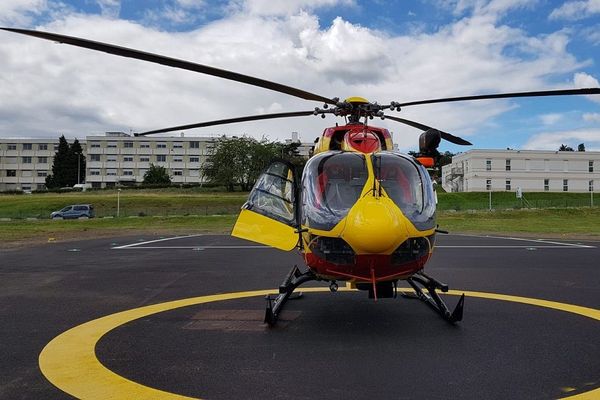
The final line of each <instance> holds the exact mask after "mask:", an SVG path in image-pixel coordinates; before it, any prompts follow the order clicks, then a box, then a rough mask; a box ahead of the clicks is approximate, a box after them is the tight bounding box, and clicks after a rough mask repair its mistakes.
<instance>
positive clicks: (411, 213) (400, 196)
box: [301, 151, 435, 231]
mask: <svg viewBox="0 0 600 400" xmlns="http://www.w3.org/2000/svg"><path fill="white" fill-rule="evenodd" d="M368 164H370V166H372V168H369V166H368ZM369 170H372V171H373V175H374V176H373V179H371V180H370V182H371V184H370V187H369V188H368V189H367V190H365V185H366V184H367V181H368V180H369ZM375 179H376V180H377V181H378V182H379V184H377V185H375V184H374V182H375ZM371 186H372V187H371ZM369 189H370V190H369ZM369 194H371V195H378V196H386V197H389V198H390V199H391V200H392V201H393V202H394V203H395V204H396V206H398V208H399V209H400V210H401V211H402V213H403V214H404V215H405V216H406V217H407V218H408V219H409V220H410V221H411V222H412V223H413V224H414V225H415V227H416V228H417V229H419V230H425V229H431V228H433V227H434V216H435V195H434V193H433V188H432V185H431V179H430V177H429V173H428V172H427V170H426V169H425V168H424V167H423V166H421V165H420V164H418V163H417V162H415V161H414V160H412V159H411V158H410V157H407V156H403V155H401V154H399V153H394V152H388V151H383V152H377V153H374V154H371V155H365V154H361V153H358V152H342V151H329V152H325V153H321V154H319V155H317V156H315V157H313V158H312V159H311V160H310V161H309V162H308V163H307V164H306V166H305V168H304V173H303V177H302V207H301V209H302V225H304V226H307V227H309V228H312V229H319V230H325V231H328V230H331V229H333V227H334V226H335V225H337V224H338V223H339V222H340V221H341V220H342V219H343V218H344V217H345V216H346V215H347V214H348V211H349V210H350V208H352V206H353V205H354V204H355V203H356V202H357V201H358V199H359V198H360V197H361V195H369Z"/></svg>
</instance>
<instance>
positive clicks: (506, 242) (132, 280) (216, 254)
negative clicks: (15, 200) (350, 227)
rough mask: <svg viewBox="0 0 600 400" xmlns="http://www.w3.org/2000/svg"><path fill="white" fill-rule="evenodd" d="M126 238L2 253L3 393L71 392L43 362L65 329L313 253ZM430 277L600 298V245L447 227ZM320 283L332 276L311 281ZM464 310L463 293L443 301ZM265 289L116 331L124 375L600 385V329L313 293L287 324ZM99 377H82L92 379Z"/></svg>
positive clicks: (466, 393)
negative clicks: (444, 313) (267, 321)
mask: <svg viewBox="0 0 600 400" xmlns="http://www.w3.org/2000/svg"><path fill="white" fill-rule="evenodd" d="M157 239H161V238H157V237H141V236H140V237H127V238H118V239H102V240H87V241H81V242H70V243H49V244H46V245H41V246H36V247H31V248H27V247H26V248H21V249H16V250H0V357H1V360H2V362H1V363H0V399H69V398H72V397H71V396H69V395H67V394H65V393H64V392H62V391H61V390H59V389H58V388H56V387H55V386H53V385H52V384H51V383H50V382H48V381H47V380H46V378H45V377H44V376H43V375H42V373H41V372H40V369H39V367H38V357H39V354H40V352H41V351H42V349H43V348H44V346H46V344H47V343H48V342H50V340H52V339H53V338H54V337H55V336H57V335H59V334H61V333H62V332H64V331H66V330H68V329H70V328H72V327H74V326H77V325H80V324H82V323H84V322H87V321H90V320H93V319H95V318H99V317H102V316H105V315H109V314H113V313H116V312H119V311H123V310H128V309H133V308H137V307H141V306H144V305H148V304H155V303H162V302H166V301H171V300H177V299H185V298H189V297H196V296H204V295H212V294H217V293H231V292H239V291H249V290H260V289H271V288H276V287H278V285H279V283H280V281H281V280H282V279H283V277H284V276H285V274H286V273H287V271H288V270H289V268H290V267H291V266H292V265H294V264H298V265H302V259H301V257H300V256H299V255H298V254H296V253H294V252H291V253H284V252H280V251H276V250H272V249H267V248H262V247H259V246H255V245H253V244H252V243H249V242H244V241H240V240H236V239H233V238H230V237H227V236H211V235H206V236H193V237H188V238H176V239H172V238H163V239H168V240H158V241H154V240H157ZM437 245H438V248H437V249H436V251H435V253H434V255H433V258H432V260H431V261H430V263H429V264H428V265H427V268H426V270H427V272H428V273H429V274H430V275H432V276H434V277H436V278H438V279H439V280H441V281H443V282H446V283H448V284H449V285H450V288H451V289H457V290H465V291H477V292H490V293H499V294H506V295H514V296H522V297H527V298H537V299H546V300H552V301H555V302H561V303H568V304H575V305H580V306H585V307H589V308H594V309H599V308H600V262H599V261H598V260H600V248H599V247H600V243H593V242H568V243H567V244H563V243H562V242H561V241H536V240H522V239H501V238H488V237H473V236H460V235H448V236H439V239H438V243H437ZM307 286H318V284H317V283H309V284H307ZM444 299H445V300H446V301H447V302H448V303H449V305H450V306H451V307H452V306H453V305H454V304H455V303H456V301H457V300H458V297H456V296H444ZM264 306H265V302H264V299H263V298H262V297H260V296H255V297H247V298H242V299H237V300H227V301H219V302H213V303H209V304H202V305H193V306H188V307H183V308H179V309H175V310H170V311H166V312H162V313H159V314H153V315H150V316H147V317H145V318H141V319H138V320H134V321H131V322H128V323H126V324H124V325H122V326H120V327H118V328H117V329H115V330H113V331H111V332H109V333H108V334H106V335H105V336H104V337H102V338H101V339H100V340H99V341H98V343H97V346H96V356H97V358H98V359H99V360H100V362H102V364H104V365H105V366H106V367H107V368H108V369H110V370H111V371H113V372H115V373H117V374H119V375H121V376H123V377H126V378H127V379H129V380H131V381H134V382H137V383H140V384H142V385H145V386H149V387H152V388H157V389H161V390H163V391H166V392H172V393H177V394H181V395H186V396H190V397H201V398H205V399H215V400H216V399H231V398H235V397H243V398H249V399H321V398H331V399H336V398H339V399H383V398H385V399H389V398H395V399H413V398H426V399H449V398H461V399H482V398H485V399H506V398H511V399H538V398H539V399H550V398H560V397H567V396H570V395H574V394H579V393H584V392H589V391H590V390H594V389H598V388H600V323H598V321H595V320H592V319H590V318H585V317H582V316H580V315H575V314H571V313H567V312H563V311H557V310H552V309H548V308H542V307H537V306H532V305H526V304H519V303H515V302H512V301H499V300H489V299H482V298H474V297H467V299H466V302H465V317H464V320H463V321H462V322H461V323H460V324H458V325H456V326H451V325H449V324H447V323H446V322H444V321H443V320H442V319H441V318H439V317H438V316H437V315H436V314H434V313H433V312H432V311H431V310H430V309H429V308H427V307H426V306H425V305H424V304H422V303H420V302H418V301H415V300H408V299H402V298H397V299H380V300H379V301H377V302H374V301H373V300H369V299H368V298H367V295H366V293H365V292H337V293H329V292H319V293H307V294H305V296H304V297H303V298H302V299H299V300H294V301H290V302H289V303H288V304H287V305H286V309H285V311H284V314H283V320H282V321H281V323H280V324H279V325H278V326H277V327H275V328H274V329H268V328H266V327H265V326H264V325H263V324H262V323H261V322H262V318H263V315H264ZM85 374H86V371H81V378H80V379H81V381H82V382H85V379H86V376H85Z"/></svg>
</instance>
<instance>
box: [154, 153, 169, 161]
mask: <svg viewBox="0 0 600 400" xmlns="http://www.w3.org/2000/svg"><path fill="white" fill-rule="evenodd" d="M166 161H167V156H165V155H162V154H159V155H157V156H156V162H166Z"/></svg>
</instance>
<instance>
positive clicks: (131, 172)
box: [123, 170, 133, 176]
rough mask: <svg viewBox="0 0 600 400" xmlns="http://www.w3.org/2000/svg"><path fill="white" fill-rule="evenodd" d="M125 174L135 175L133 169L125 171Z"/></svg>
mask: <svg viewBox="0 0 600 400" xmlns="http://www.w3.org/2000/svg"><path fill="white" fill-rule="evenodd" d="M123 175H125V176H132V175H133V171H131V170H128V171H123Z"/></svg>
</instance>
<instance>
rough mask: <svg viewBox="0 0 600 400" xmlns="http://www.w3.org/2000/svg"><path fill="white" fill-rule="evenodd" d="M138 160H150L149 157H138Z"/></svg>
mask: <svg viewBox="0 0 600 400" xmlns="http://www.w3.org/2000/svg"><path fill="white" fill-rule="evenodd" d="M140 162H150V157H140Z"/></svg>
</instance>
